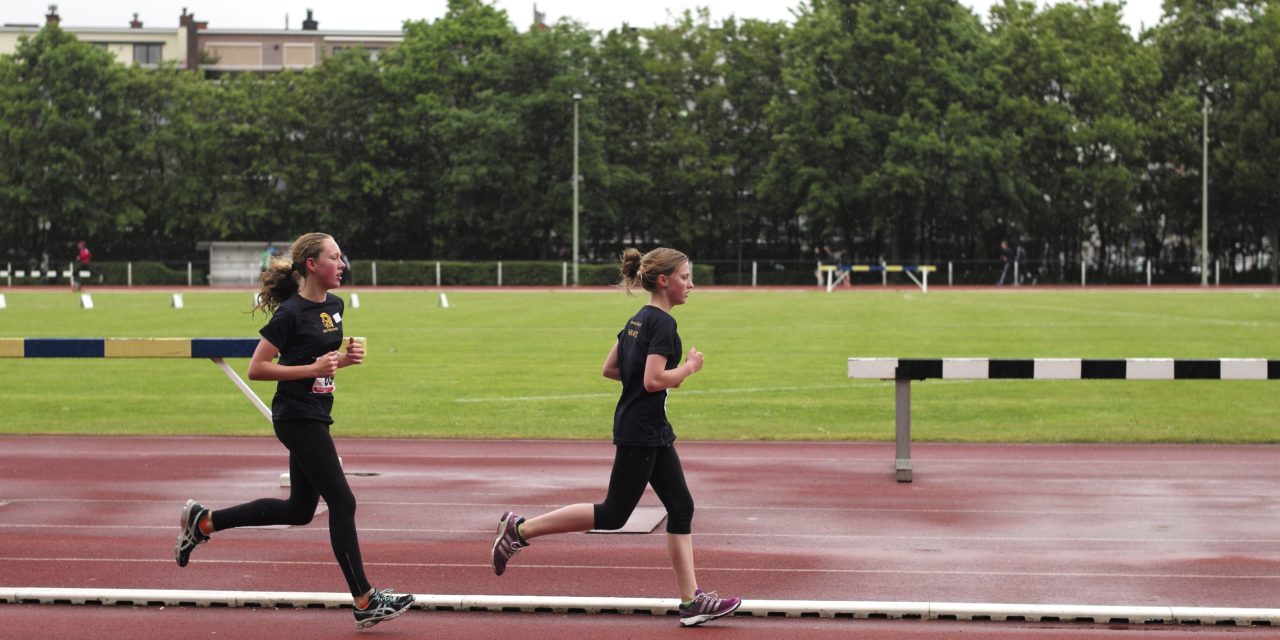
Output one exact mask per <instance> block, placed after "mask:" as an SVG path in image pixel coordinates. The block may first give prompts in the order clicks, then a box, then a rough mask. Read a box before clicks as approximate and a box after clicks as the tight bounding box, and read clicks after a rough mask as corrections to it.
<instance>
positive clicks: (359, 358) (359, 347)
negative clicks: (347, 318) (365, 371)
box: [347, 337, 364, 365]
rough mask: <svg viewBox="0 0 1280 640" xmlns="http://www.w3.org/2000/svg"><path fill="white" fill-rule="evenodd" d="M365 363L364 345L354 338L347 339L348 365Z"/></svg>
mask: <svg viewBox="0 0 1280 640" xmlns="http://www.w3.org/2000/svg"><path fill="white" fill-rule="evenodd" d="M363 363H364V343H363V342H361V341H359V340H356V339H355V338H354V337H352V338H347V364H349V365H351V364H363Z"/></svg>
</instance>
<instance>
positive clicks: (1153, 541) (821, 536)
mask: <svg viewBox="0 0 1280 640" xmlns="http://www.w3.org/2000/svg"><path fill="white" fill-rule="evenodd" d="M67 526H68V525H66V524H20V523H4V524H0V530H3V529H36V530H42V529H66V528H67ZM75 527H76V529H77V530H80V531H93V530H104V531H121V530H123V531H144V530H146V531H172V530H174V527H172V526H161V525H123V524H121V525H114V524H92V525H75ZM278 528H279V527H244V528H243V529H263V530H274V529H278ZM360 531H361V532H363V533H370V534H373V533H389V534H403V533H412V534H433V535H466V536H491V535H492V534H493V529H492V528H484V529H422V528H413V527H361V528H360ZM297 532H307V533H311V534H314V535H318V536H324V537H327V536H328V535H329V530H328V529H325V528H323V527H309V526H306V525H304V526H302V527H297V528H290V535H296V534H297ZM698 537H699V538H751V539H767V538H777V539H782V540H828V541H841V540H851V541H865V540H889V541H898V542H1004V543H1007V542H1036V543H1040V542H1057V543H1073V542H1076V543H1111V544H1114V543H1136V544H1139V545H1142V546H1150V545H1165V544H1171V543H1186V544H1233V543H1238V544H1250V545H1260V544H1280V538H1154V537H1150V536H1142V537H1131V538H1124V537H1072V536H961V535H948V536H895V535H880V534H858V533H729V532H715V531H699V532H698Z"/></svg>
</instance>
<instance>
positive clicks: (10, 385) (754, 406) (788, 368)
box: [0, 288, 1280, 443]
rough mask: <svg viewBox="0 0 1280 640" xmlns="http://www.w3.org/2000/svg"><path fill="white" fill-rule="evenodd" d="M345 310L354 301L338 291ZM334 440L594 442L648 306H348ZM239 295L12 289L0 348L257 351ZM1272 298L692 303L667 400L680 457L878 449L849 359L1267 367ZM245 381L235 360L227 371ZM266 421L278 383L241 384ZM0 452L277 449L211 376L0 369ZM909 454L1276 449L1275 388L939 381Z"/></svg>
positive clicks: (875, 425) (473, 298) (538, 297)
mask: <svg viewBox="0 0 1280 640" xmlns="http://www.w3.org/2000/svg"><path fill="white" fill-rule="evenodd" d="M339 293H340V295H344V296H346V295H347V294H346V293H344V292H339ZM359 293H360V298H361V303H362V304H361V308H360V309H352V308H350V307H348V311H347V312H346V313H345V314H344V320H345V325H346V332H347V335H363V336H367V337H368V339H369V356H368V359H367V364H366V365H364V366H362V367H355V368H349V369H343V370H342V371H340V372H339V375H338V397H337V402H336V404H335V410H334V417H335V419H336V421H337V424H336V425H335V434H338V435H352V436H355V435H359V436H385V437H405V436H409V437H448V438H455V437H466V438H470V437H479V438H497V437H518V438H598V439H607V438H608V437H609V434H610V430H611V424H612V416H613V406H614V402H615V401H616V399H617V391H618V385H617V383H615V382H613V381H610V380H606V379H605V378H603V377H601V376H600V373H599V372H600V366H601V364H602V363H603V361H604V357H605V355H606V353H607V352H608V350H609V347H610V346H611V344H612V342H613V340H614V336H615V334H616V333H617V331H618V329H619V328H620V327H621V326H622V323H623V322H624V321H625V320H626V318H627V317H628V316H629V315H630V314H631V313H632V312H633V311H634V310H635V309H636V308H638V307H639V306H640V305H642V304H643V303H644V301H645V299H644V298H641V297H636V298H628V297H626V296H625V295H624V294H622V293H619V292H604V291H601V292H597V291H590V292H510V291H508V292H497V291H495V292H483V291H453V292H450V293H449V301H450V302H451V304H452V307H451V308H448V309H442V308H440V307H439V306H438V304H437V303H438V294H437V293H436V292H434V291H422V292H392V291H379V290H363V291H359ZM251 295H252V294H251V293H250V292H249V291H247V290H245V291H239V292H187V293H186V295H185V300H186V308H184V309H180V310H179V309H172V308H170V307H169V301H170V294H169V293H165V292H156V291H146V292H137V293H134V292H128V293H115V292H96V293H95V294H94V302H95V307H96V308H94V309H91V310H85V309H80V308H79V299H78V298H77V297H76V296H74V295H73V294H71V293H67V292H35V291H21V290H14V289H10V290H8V291H7V292H6V297H7V302H8V308H7V309H3V310H0V337H215V336H230V337H252V336H256V335H257V329H258V328H259V327H260V326H261V325H262V324H263V322H264V320H263V317H262V316H261V315H259V316H257V317H252V316H250V315H249V314H248V313H247V310H248V308H249V306H250V299H251ZM1278 303H1280V292H1278V291H1266V292H1256V291H1253V292H1230V291H1213V292H1208V291H1206V292H1199V291H1195V292H1158V291H1153V292H1148V291H1113V292H1108V291H1097V290H1088V291H1044V290H1040V291H1037V290H1026V289H1024V290H1022V291H1018V292H1013V291H1011V290H1008V289H1005V290H992V291H947V290H945V289H944V288H935V290H934V291H932V292H930V293H929V294H927V295H924V294H921V293H919V292H918V291H915V292H904V291H883V290H862V289H860V290H857V291H853V292H849V291H841V292H837V293H833V294H825V293H822V292H820V291H819V290H817V289H814V290H812V291H810V290H795V291H758V292H753V291H728V290H696V291H694V293H693V296H692V298H691V300H690V304H688V305H687V306H684V307H679V308H677V309H676V311H675V317H676V319H677V321H678V322H679V326H680V334H681V336H682V338H683V339H684V344H685V347H686V349H687V348H688V347H689V346H696V347H697V348H698V349H699V350H701V351H703V352H705V354H706V366H705V368H704V369H703V371H702V373H700V374H698V375H696V376H694V377H693V378H691V379H690V380H689V381H687V382H686V383H685V385H684V386H683V387H682V388H680V389H677V390H675V391H673V392H672V394H671V398H670V401H669V402H670V406H669V415H670V417H671V420H672V423H673V424H674V425H675V427H676V433H677V434H679V435H680V436H681V437H682V438H688V439H746V440H756V439H771V440H772V439H806V440H823V439H840V440H891V439H892V437H893V389H892V383H890V382H878V381H854V380H848V379H846V378H845V367H846V359H847V358H849V357H854V356H856V357H993V358H1013V357H1081V358H1125V357H1177V358H1220V357H1253V358H1270V359H1278V358H1280V314H1277V308H1278V307H1280V304H1278ZM230 362H231V364H232V366H233V367H235V368H236V369H237V370H238V371H240V372H241V375H242V376H243V375H244V373H243V372H244V370H245V368H246V367H247V364H248V361H247V360H233V361H230ZM251 384H253V386H254V388H255V390H256V391H257V392H258V394H259V396H261V397H262V398H263V399H264V400H266V401H268V402H270V396H271V394H272V391H273V389H274V384H273V383H251ZM0 389H3V393H2V394H0V398H2V400H0V412H3V418H2V419H0V433H94V434H191V435H194V434H226V435H250V434H253V435H268V434H270V427H269V425H268V424H267V423H266V421H265V420H263V419H262V417H261V416H260V415H259V414H258V413H257V412H256V411H255V410H253V408H252V407H251V406H250V404H249V403H248V401H247V400H246V399H245V398H243V397H241V395H240V394H239V393H238V392H237V391H236V390H235V388H234V387H233V386H232V385H231V383H230V382H229V381H228V380H227V379H226V378H225V376H223V374H222V373H221V372H220V371H218V370H217V369H216V368H215V367H214V366H213V365H212V364H210V363H209V362H208V361H205V360H119V359H112V360H104V359H74V360H64V359H32V360H24V359H0ZM913 390H914V392H913V406H912V410H913V427H914V433H915V437H916V440H925V441H928V440H933V441H990V442H1223V443H1239V442H1269V443H1273V442H1280V429H1278V428H1277V417H1280V382H1276V381H1247V382H1236V381H1231V382H1222V381H1153V382H1126V381H1059V382H1045V381H943V380H931V381H926V382H921V383H916V384H915V385H913Z"/></svg>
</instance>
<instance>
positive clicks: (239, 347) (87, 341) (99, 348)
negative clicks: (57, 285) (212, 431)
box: [0, 336, 365, 487]
mask: <svg viewBox="0 0 1280 640" xmlns="http://www.w3.org/2000/svg"><path fill="white" fill-rule="evenodd" d="M355 339H356V340H358V341H360V342H362V343H363V342H364V341H365V339H364V338H362V337H358V336H357V337H356V338H355ZM258 340H259V339H258V338H0V358H208V359H210V360H212V361H213V363H214V364H216V365H218V368H219V369H222V372H223V373H225V374H227V378H229V379H230V380H231V382H232V384H234V385H235V386H236V388H237V389H239V390H240V393H242V394H244V397H246V398H248V399H249V402H250V403H252V404H253V406H254V408H255V409H257V410H258V413H261V414H262V416H263V417H264V418H266V419H267V422H268V423H270V422H271V408H270V407H268V406H267V405H266V403H264V402H263V401H262V398H259V397H258V394H256V393H254V392H253V389H251V388H250V387H249V385H248V384H247V383H245V381H244V380H243V379H242V378H241V377H240V376H239V374H237V373H236V372H235V370H234V369H232V368H231V367H230V366H229V365H228V364H227V363H226V358H250V357H252V356H253V351H254V349H257V348H258ZM346 349H347V342H346V341H343V343H342V348H340V349H339V351H340V352H343V353H345V352H346ZM338 462H342V458H338ZM280 486H281V487H288V486H289V472H288V471H286V472H284V473H282V474H280Z"/></svg>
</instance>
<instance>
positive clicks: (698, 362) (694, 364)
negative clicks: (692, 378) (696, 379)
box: [685, 347, 702, 374]
mask: <svg viewBox="0 0 1280 640" xmlns="http://www.w3.org/2000/svg"><path fill="white" fill-rule="evenodd" d="M685 363H687V364H688V365H689V369H690V371H689V373H691V374H693V373H697V372H699V371H702V352H701V351H698V350H697V349H695V348H693V347H689V357H687V358H685Z"/></svg>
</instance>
